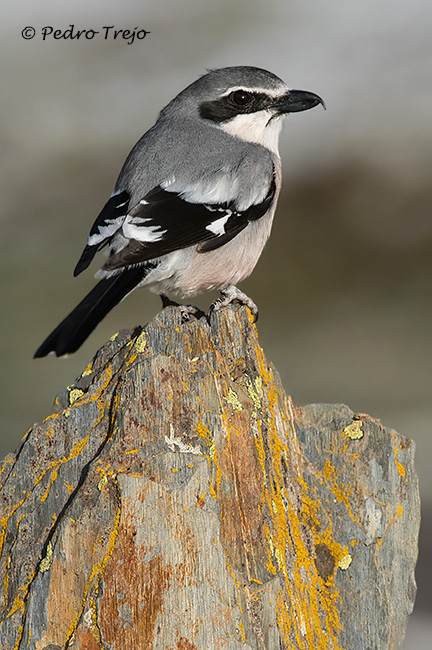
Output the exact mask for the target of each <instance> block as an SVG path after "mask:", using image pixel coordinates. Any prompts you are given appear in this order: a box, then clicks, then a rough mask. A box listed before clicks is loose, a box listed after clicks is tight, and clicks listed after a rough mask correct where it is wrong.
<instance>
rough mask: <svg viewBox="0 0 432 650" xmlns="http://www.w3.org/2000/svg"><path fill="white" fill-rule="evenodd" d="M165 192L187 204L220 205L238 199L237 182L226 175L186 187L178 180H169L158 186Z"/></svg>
mask: <svg viewBox="0 0 432 650" xmlns="http://www.w3.org/2000/svg"><path fill="white" fill-rule="evenodd" d="M160 186H161V187H162V188H163V189H164V190H166V191H167V192H173V193H175V194H178V195H179V196H181V198H182V199H184V200H185V201H187V202H188V203H201V204H203V205H206V204H207V203H210V204H213V203H216V204H220V203H231V202H232V201H234V200H235V199H236V198H237V197H238V189H239V188H238V181H237V180H236V179H233V178H231V177H230V176H228V175H226V174H223V175H222V174H221V175H220V176H219V177H216V178H212V179H211V180H202V181H201V182H199V183H195V184H193V185H189V186H186V187H185V185H184V183H182V182H181V181H178V180H174V179H170V180H169V181H164V182H163V183H161V185H160Z"/></svg>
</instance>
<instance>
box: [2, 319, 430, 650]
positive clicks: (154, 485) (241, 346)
mask: <svg viewBox="0 0 432 650" xmlns="http://www.w3.org/2000/svg"><path fill="white" fill-rule="evenodd" d="M57 404H58V407H59V409H60V410H59V412H58V413H56V414H54V415H51V416H50V417H48V418H47V419H46V420H45V421H44V422H43V423H42V424H40V425H36V426H35V427H34V428H33V429H32V430H31V431H30V432H29V433H28V435H27V437H26V438H25V440H24V442H23V445H22V447H21V448H20V450H19V451H18V453H17V454H16V455H10V456H8V457H7V458H6V459H5V460H4V462H3V466H2V471H1V474H0V486H1V491H0V499H1V501H0V507H1V517H2V534H1V538H0V544H1V558H0V562H1V564H0V571H1V575H2V577H3V580H2V583H3V587H2V589H3V591H2V594H1V599H0V602H1V603H2V604H3V605H2V610H1V616H0V621H1V624H0V647H1V648H2V649H5V650H11V649H12V648H21V649H23V648H29V649H35V650H49V649H50V650H54V649H55V650H56V649H57V648H67V647H73V648H76V649H77V650H84V649H86V650H96V649H98V650H99V649H100V648H103V649H105V650H131V648H133V649H138V648H143V649H145V650H150V649H152V650H156V649H157V650H162V649H163V650H165V649H169V650H209V649H210V648H211V649H217V648H223V649H224V650H234V649H237V648H238V649H240V648H253V649H257V650H263V649H265V650H279V649H283V650H285V649H288V648H289V649H291V648H292V649H300V648H302V649H310V650H312V649H314V650H315V649H317V648H323V649H324V648H325V649H327V648H330V649H332V648H334V649H342V648H344V649H346V650H348V649H351V648H352V649H355V650H362V649H365V650H366V649H368V648H371V649H374V650H381V649H384V648H386V649H387V648H388V649H390V648H392V649H396V648H401V647H402V643H403V636H404V630H405V625H406V616H407V615H408V614H409V613H410V612H411V610H412V607H413V602H414V597H415V582H414V566H415V562H416V557H417V536H418V527H419V497H418V487H417V479H416V476H415V473H414V469H413V453H414V451H413V443H412V442H411V441H409V440H407V439H406V438H403V437H402V436H400V435H399V434H398V433H396V432H395V431H392V430H388V429H385V428H384V427H382V426H381V424H380V423H379V422H375V421H374V420H372V419H371V418H369V417H368V416H354V414H353V413H352V411H350V410H349V409H348V408H347V407H346V406H342V405H336V406H334V405H322V404H321V405H312V406H306V407H299V408H295V407H293V404H292V402H291V400H290V398H288V397H287V396H286V394H285V392H284V390H283V388H282V386H281V383H280V379H279V377H278V375H277V372H276V371H275V369H274V367H273V366H272V365H271V364H270V363H269V362H268V361H267V360H266V359H265V357H264V354H263V351H262V349H261V348H260V346H259V343H258V339H257V331H256V328H255V326H254V325H252V324H251V322H250V320H249V318H248V312H247V310H246V309H245V308H243V307H239V306H230V307H229V308H228V309H225V310H222V311H221V312H219V313H217V314H214V315H213V318H212V321H211V327H210V326H209V325H208V324H207V322H206V321H205V319H200V320H199V321H196V320H191V321H190V322H188V323H182V322H181V318H180V314H179V312H178V310H177V309H175V308H168V309H165V310H164V311H163V312H162V313H161V314H159V315H158V316H157V317H156V318H155V319H154V320H153V321H152V322H151V323H150V324H149V325H148V326H147V327H145V328H144V329H142V330H141V329H138V330H136V331H135V332H133V333H132V334H131V333H120V334H119V335H117V337H115V338H113V340H112V341H111V342H109V343H108V344H107V345H106V346H104V347H103V348H102V349H101V350H100V351H99V352H98V354H97V355H96V357H95V359H94V360H93V362H92V364H90V365H89V366H88V367H87V368H86V370H85V371H84V373H83V374H82V376H81V377H80V378H79V379H78V380H77V382H76V383H75V385H74V386H72V387H69V388H68V389H67V390H66V391H65V392H64V393H63V394H62V395H61V396H60V397H59V398H58V400H57Z"/></svg>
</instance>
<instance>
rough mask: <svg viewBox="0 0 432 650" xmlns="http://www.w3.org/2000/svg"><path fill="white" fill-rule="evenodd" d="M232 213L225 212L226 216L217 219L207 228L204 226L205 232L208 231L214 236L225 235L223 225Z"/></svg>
mask: <svg viewBox="0 0 432 650" xmlns="http://www.w3.org/2000/svg"><path fill="white" fill-rule="evenodd" d="M231 214H232V212H231V210H228V211H227V214H226V215H225V216H223V217H220V218H219V219H216V221H212V222H211V223H209V225H208V226H206V230H210V232H212V233H213V234H214V235H224V234H225V224H226V222H227V221H228V219H229V218H230V216H231Z"/></svg>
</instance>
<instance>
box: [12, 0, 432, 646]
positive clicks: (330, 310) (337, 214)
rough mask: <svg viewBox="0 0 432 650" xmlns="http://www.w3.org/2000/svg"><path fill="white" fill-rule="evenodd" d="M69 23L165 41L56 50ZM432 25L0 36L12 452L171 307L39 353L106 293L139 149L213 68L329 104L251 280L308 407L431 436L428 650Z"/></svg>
mask: <svg viewBox="0 0 432 650" xmlns="http://www.w3.org/2000/svg"><path fill="white" fill-rule="evenodd" d="M71 24H73V25H74V26H75V32H74V33H76V32H77V31H78V30H79V29H87V30H90V29H94V30H102V28H103V27H104V26H110V25H114V26H115V28H116V29H131V30H134V29H135V28H138V29H145V30H148V31H150V32H151V33H150V34H148V35H147V36H146V37H145V38H144V39H143V40H135V41H134V42H133V43H131V44H128V43H127V41H126V40H120V39H119V38H117V39H116V40H114V38H113V37H112V36H111V37H109V38H108V39H107V40H104V38H103V33H101V34H99V35H96V36H95V37H94V38H93V39H92V40H83V37H81V38H80V39H79V40H65V39H60V40H54V39H53V38H52V37H48V38H47V40H46V41H43V40H42V36H41V29H42V28H43V27H46V26H52V27H53V28H54V29H61V30H62V31H64V30H66V29H68V28H69V26H70V25H71ZM27 26H32V27H34V28H35V30H36V35H35V37H34V38H33V39H30V40H25V39H24V38H23V37H22V35H21V32H22V30H23V29H24V28H25V27H27ZM431 27H432V5H431V3H430V2H429V0H411V2H409V3H408V2H406V1H403V0H393V1H392V2H390V0H362V2H346V0H314V2H313V3H306V2H304V1H302V0H290V1H289V2H287V1H286V0H266V1H265V2H264V1H261V2H260V1H259V0H234V1H233V0H218V1H217V2H216V0H214V1H213V2H205V1H203V0H183V1H182V2H174V0H159V2H158V3H155V2H150V1H149V0H140V1H138V0H123V1H122V2H121V3H120V2H115V1H114V0H103V1H102V0H93V2H92V3H88V2H87V1H86V2H84V0H74V2H73V3H70V2H69V3H59V2H54V0H39V2H38V3H34V2H31V1H30V0H16V2H15V3H13V4H12V3H9V4H8V8H7V9H5V8H4V9H3V12H2V25H1V27H0V30H1V31H0V33H1V39H0V48H1V50H0V51H1V56H0V74H1V77H0V78H1V91H2V92H1V94H2V96H1V104H2V110H1V116H0V120H1V122H0V138H1V151H2V156H1V159H0V165H1V174H0V179H1V180H0V183H1V206H2V210H1V257H0V270H1V281H2V286H3V290H2V304H3V306H2V310H1V314H2V316H1V329H2V335H1V337H0V345H1V360H2V362H1V366H2V373H1V390H0V399H1V411H2V424H3V431H2V437H1V449H0V451H1V456H3V455H5V454H6V453H8V452H10V451H12V450H13V449H14V448H15V447H16V446H17V445H18V444H19V442H20V440H21V438H22V436H23V435H24V434H25V432H26V430H27V429H28V427H29V426H31V425H32V423H33V422H35V421H40V420H42V419H43V418H44V417H46V416H47V415H48V414H49V413H50V412H51V409H52V402H53V399H54V396H55V395H56V393H57V392H59V391H60V390H61V389H62V388H63V387H65V386H66V385H68V384H71V383H72V382H73V381H74V379H75V377H76V376H77V375H78V374H80V372H81V371H82V370H83V369H84V367H85V366H86V364H87V363H88V361H90V359H91V358H92V356H93V355H94V354H95V352H96V350H97V349H98V348H99V347H100V346H101V345H102V344H103V343H104V342H105V341H106V340H107V339H108V338H109V337H110V336H111V335H112V334H113V333H114V332H116V331H118V330H119V329H122V328H124V327H132V326H134V325H138V324H145V323H146V322H147V321H148V320H150V319H151V318H152V317H153V316H154V315H155V314H156V313H157V311H158V310H159V308H160V301H159V299H158V297H157V296H153V295H151V294H150V293H149V292H146V291H143V292H135V294H134V295H132V296H130V297H129V298H128V299H127V300H126V301H125V302H123V303H122V304H121V305H120V306H118V307H117V308H116V309H115V310H114V312H113V313H112V314H110V315H109V317H107V318H106V319H105V320H104V322H103V323H102V325H101V326H100V327H99V328H98V329H97V331H96V332H95V333H94V334H93V335H92V336H91V338H90V339H89V340H88V341H87V342H86V344H85V345H84V346H83V348H82V349H81V350H80V351H79V352H78V353H76V354H75V355H73V356H72V357H70V358H68V359H61V360H58V359H55V358H48V359H43V360H38V361H34V360H33V359H32V356H33V353H34V351H35V349H36V348H37V347H38V345H39V344H40V343H41V341H42V340H43V339H44V338H45V336H46V335H47V334H48V333H49V332H50V331H51V329H53V327H54V326H55V325H57V323H58V322H59V321H60V320H61V319H62V318H63V317H64V316H65V315H66V314H67V313H68V312H69V311H70V310H71V309H72V308H73V307H74V306H75V304H76V303H77V302H78V301H79V300H81V298H82V297H83V296H84V294H85V293H86V292H87V291H88V290H89V289H90V288H91V287H92V286H93V282H94V281H93V276H92V272H87V273H85V274H83V275H81V276H79V278H76V279H74V278H73V277H72V271H73V268H74V266H75V263H76V261H77V259H78V257H79V255H80V254H81V250H82V248H83V246H84V244H85V241H86V237H87V233H88V230H89V229H90V227H91V225H92V223H93V220H94V219H95V217H96V216H97V214H98V212H99V211H100V209H101V208H102V206H103V205H104V203H105V201H106V200H107V198H108V197H109V195H110V193H111V191H112V189H113V185H114V182H115V180H116V177H117V175H118V172H119V171H120V168H121V165H122V163H123V161H124V158H125V156H126V155H127V154H128V152H129V150H130V149H131V147H132V146H133V145H134V144H135V142H136V141H137V140H138V138H139V137H140V136H141V135H142V134H143V133H144V132H145V131H146V130H147V129H148V128H149V127H150V126H151V125H152V124H153V122H154V120H155V118H156V116H157V114H158V111H159V110H160V108H161V107H162V106H164V105H165V104H166V103H167V102H168V101H169V100H170V99H171V98H172V97H173V96H174V95H175V94H177V92H179V91H180V90H181V89H182V88H183V87H184V86H186V85H187V84H189V83H190V82H192V81H193V80H194V79H195V78H196V77H198V76H199V75H201V74H203V73H204V72H205V70H206V68H212V67H220V66H225V65H256V66H259V67H263V68H267V69H269V70H271V71H272V72H274V73H276V74H277V75H279V76H280V77H281V78H283V79H284V80H285V81H286V82H287V83H288V85H290V86H291V87H293V88H300V89H304V90H310V91H313V92H316V93H318V94H319V95H321V96H322V97H323V98H324V99H325V101H326V104H327V109H328V110H327V111H326V112H324V111H323V110H320V109H318V108H317V109H315V110H313V111H310V112H307V113H300V114H297V115H293V116H291V118H290V119H288V120H287V123H286V126H285V129H284V132H283V135H282V138H281V156H282V161H283V168H284V185H283V192H282V195H281V198H280V201H279V207H278V212H277V218H276V221H275V225H274V231H273V236H272V238H271V240H270V242H269V244H268V246H267V248H266V250H265V252H264V254H263V257H262V259H261V261H260V263H259V265H258V267H257V269H256V271H255V272H254V274H253V275H252V277H251V278H250V279H249V280H248V281H247V282H245V283H244V284H243V285H242V287H241V288H242V289H243V290H245V291H246V292H247V293H248V294H249V295H251V297H253V299H254V300H255V302H256V303H257V304H258V305H259V308H260V320H259V332H260V342H261V344H262V346H263V347H264V350H265V352H266V354H267V356H268V357H269V358H270V359H271V360H273V361H274V362H275V364H276V366H277V368H278V370H279V372H280V374H281V376H282V379H283V382H284V385H285V388H286V390H287V392H289V393H290V394H291V395H292V397H293V399H294V402H295V403H297V404H305V403H310V402H344V403H346V404H348V405H349V406H350V407H351V408H352V409H353V410H354V411H361V412H368V413H370V415H372V416H373V417H378V418H380V419H381V421H382V423H383V424H385V425H386V426H389V427H393V428H395V429H397V430H398V431H399V432H400V433H402V434H404V435H406V436H407V437H409V438H412V439H414V440H415V441H416V444H417V456H416V459H417V470H418V474H419V477H420V486H421V492H422V508H423V521H422V531H421V543H420V561H419V565H418V570H417V582H418V587H419V591H418V597H417V602H416V608H415V613H414V615H413V616H412V617H411V619H410V622H409V625H408V633H407V639H406V645H405V647H406V648H416V650H422V649H423V648H430V639H431V634H432V623H431V618H432V617H431V609H432V602H431V601H432V595H431V587H430V584H431V577H432V571H431V558H430V548H431V547H432V473H431V472H430V462H431V449H432V442H431V421H432V401H431V362H432V342H431V320H432V305H431V300H430V296H431V281H432V255H431V248H432V214H431V213H432V183H431V172H432V124H431V122H432V83H431V71H432V38H431ZM112 31H113V30H111V33H112ZM97 268H98V266H97V265H93V266H92V269H91V270H92V271H93V272H95V271H96V270H97ZM214 297H215V296H212V295H208V296H207V295H206V296H203V297H199V298H197V299H196V300H195V301H194V302H196V303H197V304H198V305H199V306H200V307H202V308H205V309H206V308H207V307H208V305H209V304H210V302H211V300H212V299H214Z"/></svg>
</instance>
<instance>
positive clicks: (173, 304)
mask: <svg viewBox="0 0 432 650" xmlns="http://www.w3.org/2000/svg"><path fill="white" fill-rule="evenodd" d="M160 299H161V300H162V309H165V307H180V305H179V303H178V302H174V300H171V298H168V296H164V294H163V293H161V294H160Z"/></svg>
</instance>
